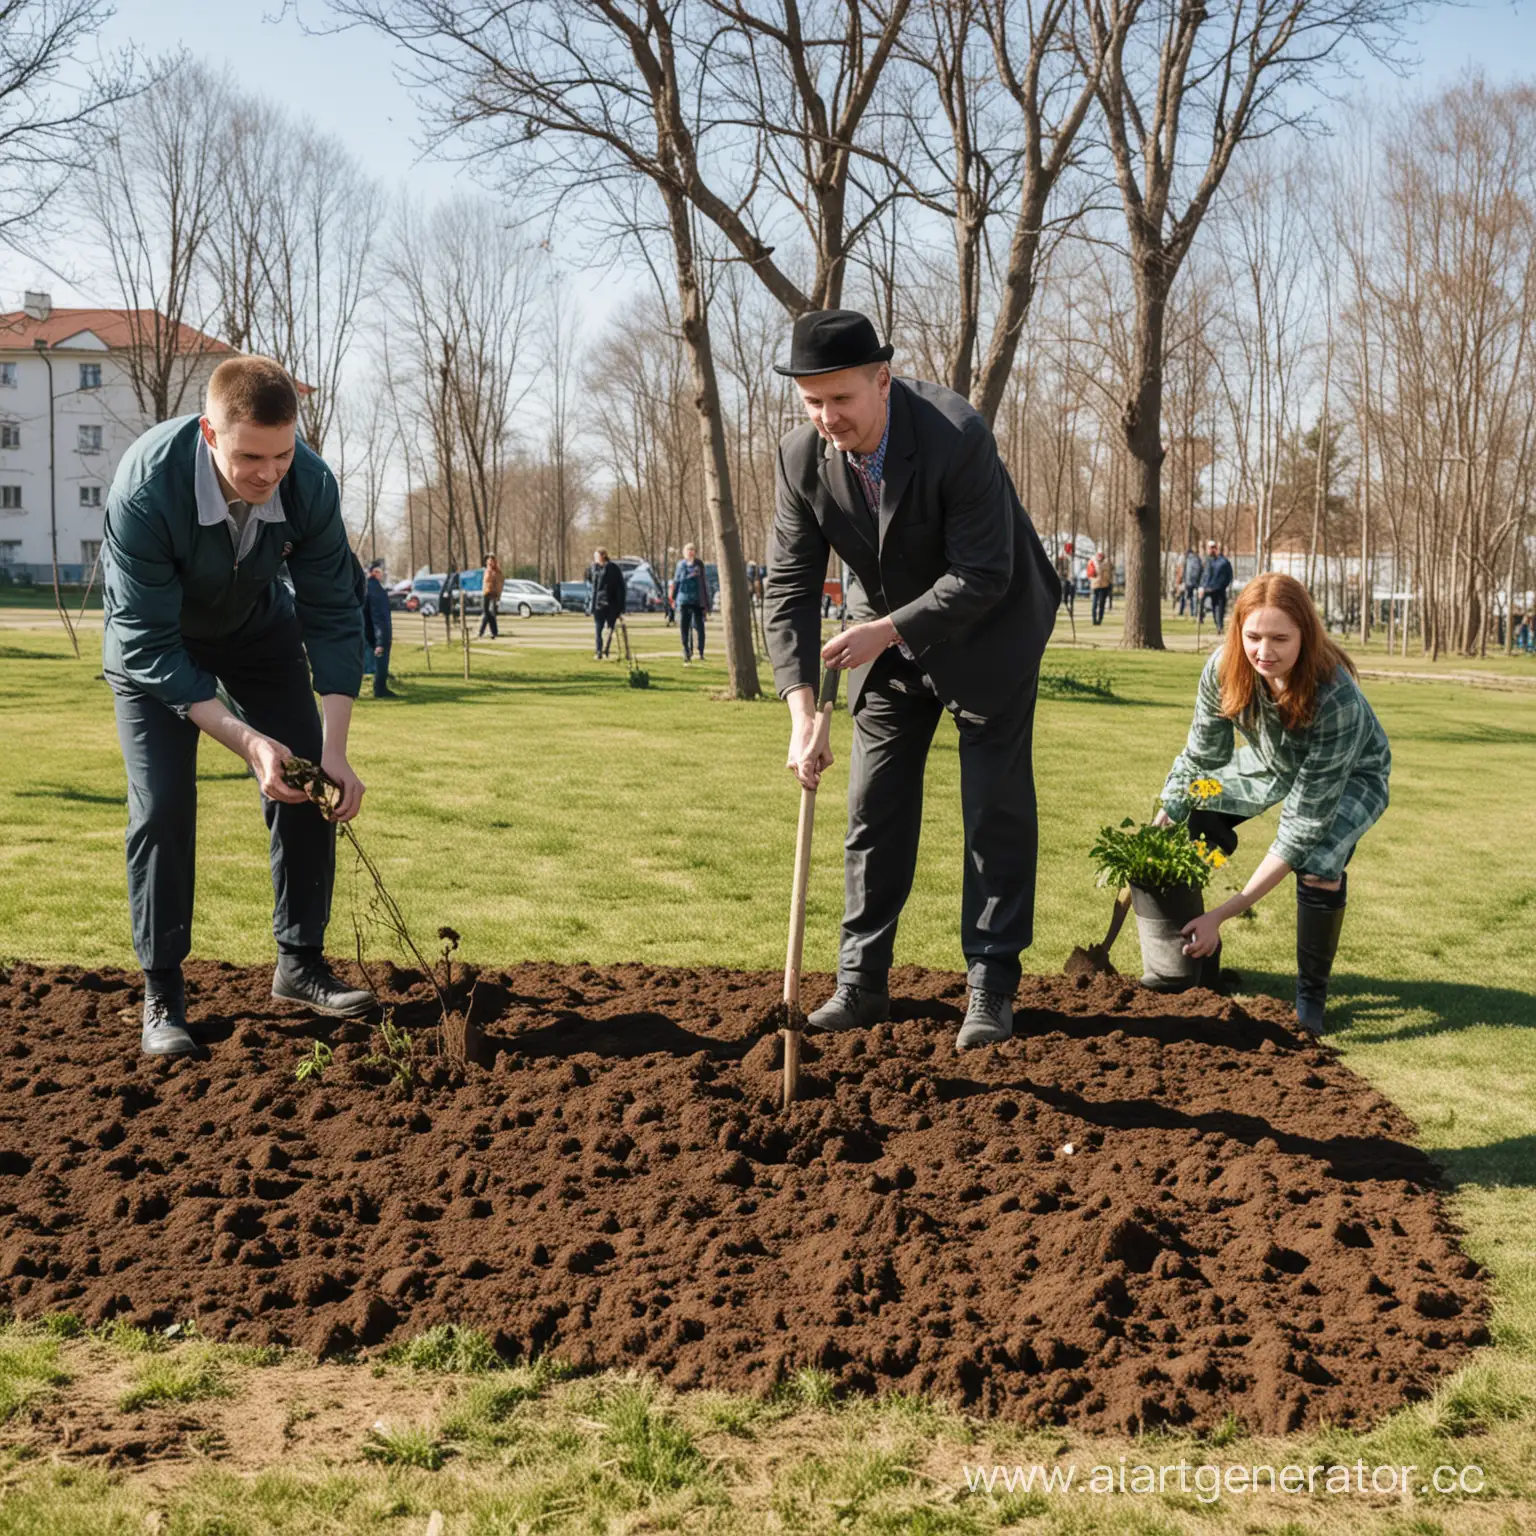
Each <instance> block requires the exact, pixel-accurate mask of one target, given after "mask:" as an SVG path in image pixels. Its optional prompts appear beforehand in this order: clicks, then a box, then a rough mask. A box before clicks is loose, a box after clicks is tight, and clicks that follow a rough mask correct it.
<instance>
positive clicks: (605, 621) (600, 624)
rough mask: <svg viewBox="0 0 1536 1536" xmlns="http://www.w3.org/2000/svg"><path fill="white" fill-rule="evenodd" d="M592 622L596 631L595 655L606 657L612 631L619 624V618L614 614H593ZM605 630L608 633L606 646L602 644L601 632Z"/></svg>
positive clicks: (611, 639)
mask: <svg viewBox="0 0 1536 1536" xmlns="http://www.w3.org/2000/svg"><path fill="white" fill-rule="evenodd" d="M592 622H593V625H594V626H595V627H596V630H597V654H598V655H599V656H606V655H607V654H608V646H611V645H612V644H613V631H614V628H615V626H616V625H617V624H618V622H619V616H618V614H616V613H594V614H593V615H592ZM605 629H606V630H607V631H608V645H604V644H603V631H604V630H605Z"/></svg>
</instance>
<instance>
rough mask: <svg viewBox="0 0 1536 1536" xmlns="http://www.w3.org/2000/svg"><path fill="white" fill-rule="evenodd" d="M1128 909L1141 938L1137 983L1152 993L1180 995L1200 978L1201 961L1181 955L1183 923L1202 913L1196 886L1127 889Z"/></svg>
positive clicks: (1199, 893)
mask: <svg viewBox="0 0 1536 1536" xmlns="http://www.w3.org/2000/svg"><path fill="white" fill-rule="evenodd" d="M1131 907H1132V909H1133V910H1134V911H1135V913H1136V929H1137V932H1138V933H1139V934H1140V935H1141V964H1142V970H1143V973H1144V974H1143V975H1142V978H1141V984H1142V986H1144V987H1147V988H1148V989H1150V990H1151V991H1153V992H1183V991H1186V990H1187V989H1188V988H1190V987H1192V986H1194V985H1195V984H1196V983H1197V982H1198V981H1199V979H1200V973H1201V967H1202V966H1203V965H1204V963H1205V962H1204V961H1203V960H1199V959H1196V958H1194V957H1193V956H1190V955H1186V954H1185V953H1184V934H1183V932H1182V930H1183V927H1184V925H1185V923H1187V922H1188V921H1189V920H1190V919H1191V918H1194V917H1199V916H1200V914H1201V913H1202V912H1203V911H1205V899H1204V897H1203V895H1202V894H1201V892H1200V890H1199V888H1198V887H1196V886H1193V885H1176V886H1174V887H1172V888H1171V889H1169V890H1165V891H1152V890H1147V889H1145V888H1144V887H1142V886H1139V885H1133V886H1132V887H1131Z"/></svg>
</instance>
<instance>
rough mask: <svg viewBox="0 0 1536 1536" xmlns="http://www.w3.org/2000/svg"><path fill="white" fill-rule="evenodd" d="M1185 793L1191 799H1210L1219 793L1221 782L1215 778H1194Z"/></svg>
mask: <svg viewBox="0 0 1536 1536" xmlns="http://www.w3.org/2000/svg"><path fill="white" fill-rule="evenodd" d="M1186 793H1187V794H1188V795H1189V798H1190V799H1191V800H1210V799H1213V798H1214V797H1215V796H1217V795H1219V794H1220V793H1221V783H1220V781H1219V780H1217V779H1196V780H1195V781H1194V783H1192V784H1191V785H1190V786H1189V788H1188V790H1187V791H1186Z"/></svg>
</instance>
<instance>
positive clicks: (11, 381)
mask: <svg viewBox="0 0 1536 1536" xmlns="http://www.w3.org/2000/svg"><path fill="white" fill-rule="evenodd" d="M15 388H16V364H15V363H0V389H15Z"/></svg>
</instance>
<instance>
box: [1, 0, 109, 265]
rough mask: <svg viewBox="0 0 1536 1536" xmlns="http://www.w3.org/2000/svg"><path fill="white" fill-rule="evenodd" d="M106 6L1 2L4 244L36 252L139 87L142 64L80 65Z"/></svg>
mask: <svg viewBox="0 0 1536 1536" xmlns="http://www.w3.org/2000/svg"><path fill="white" fill-rule="evenodd" d="M113 14H114V13H113V9H112V7H111V6H110V5H107V4H105V3H104V0H0V244H3V245H7V246H9V247H11V249H13V250H22V251H26V252H27V253H28V254H31V252H32V246H33V244H34V243H35V241H36V240H37V239H38V237H40V236H42V235H44V234H46V233H49V232H50V231H51V228H52V225H51V223H50V212H51V210H52V208H53V205H54V203H55V200H56V199H57V198H58V195H59V193H60V192H61V191H62V190H63V188H64V187H65V186H66V185H67V184H68V182H69V181H70V180H71V179H72V178H74V177H76V176H78V175H80V174H82V173H84V172H86V171H88V170H89V169H90V167H91V166H92V165H93V164H94V162H95V157H96V150H97V131H98V130H99V129H100V128H101V127H102V126H103V125H104V124H105V123H106V120H107V119H108V118H109V117H110V116H111V114H112V112H113V110H114V109H116V108H118V107H121V106H122V105H123V103H125V102H126V101H127V100H128V99H129V98H130V97H131V96H132V95H133V93H134V92H135V90H136V89H138V83H137V82H136V79H135V73H136V70H135V60H134V59H133V57H132V55H125V56H123V57H120V58H119V59H117V60H116V61H114V62H113V63H111V64H109V65H107V66H106V67H105V68H98V69H94V70H93V69H89V68H87V67H86V66H85V65H84V64H83V63H82V62H81V60H80V55H81V53H82V51H83V48H84V45H85V44H86V43H87V42H89V41H90V40H91V39H92V38H94V37H95V36H96V34H97V33H98V32H100V30H101V28H102V27H103V26H104V25H105V24H106V23H107V22H108V21H109V20H110V19H111V17H112V15H113Z"/></svg>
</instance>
